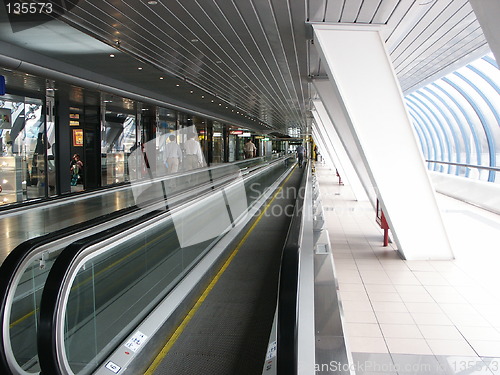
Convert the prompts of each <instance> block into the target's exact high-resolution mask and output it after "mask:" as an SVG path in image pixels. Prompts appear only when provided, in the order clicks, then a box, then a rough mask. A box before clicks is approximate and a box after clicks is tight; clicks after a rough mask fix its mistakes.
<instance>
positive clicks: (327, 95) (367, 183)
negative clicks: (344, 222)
mask: <svg viewBox="0 0 500 375" xmlns="http://www.w3.org/2000/svg"><path fill="white" fill-rule="evenodd" d="M313 84H314V88H315V89H316V92H317V93H318V95H319V97H320V99H321V101H320V103H322V104H319V103H318V102H315V108H316V110H318V109H319V112H320V115H321V118H322V119H323V120H325V119H326V118H330V121H327V122H324V123H323V125H325V129H324V130H325V133H326V134H333V133H335V134H337V135H338V136H339V139H340V141H341V143H342V146H343V147H342V149H343V150H345V152H346V153H347V155H348V157H349V160H350V161H351V163H350V165H351V166H352V167H353V168H354V170H355V172H356V173H355V174H356V175H357V178H358V180H359V181H360V183H361V185H362V186H363V189H364V191H365V194H364V195H365V196H366V197H368V200H369V201H370V203H371V204H372V206H373V208H375V207H376V199H377V197H376V194H375V189H374V188H373V184H372V181H371V178H370V176H369V173H368V170H367V168H366V164H365V163H364V162H363V160H364V158H363V156H362V155H361V149H360V147H359V146H358V144H357V141H356V138H355V136H354V135H353V133H352V132H351V127H350V126H349V121H348V119H347V117H346V116H345V114H344V112H343V111H342V104H341V102H340V100H339V97H338V95H336V94H335V92H334V89H333V86H332V84H331V83H330V81H328V80H324V79H322V80H313ZM325 104H326V105H325ZM323 110H324V111H325V112H326V113H323V112H322V111H323ZM325 121H326V120H325ZM360 196H362V195H360Z"/></svg>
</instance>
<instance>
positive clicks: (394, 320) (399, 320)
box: [375, 311, 415, 324]
mask: <svg viewBox="0 0 500 375" xmlns="http://www.w3.org/2000/svg"><path fill="white" fill-rule="evenodd" d="M375 315H376V316H377V320H378V322H379V323H380V324H382V323H387V324H415V321H414V320H413V318H412V316H411V315H410V314H408V313H397V312H382V311H377V312H376V313H375Z"/></svg>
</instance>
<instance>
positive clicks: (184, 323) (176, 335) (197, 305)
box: [144, 165, 296, 375]
mask: <svg viewBox="0 0 500 375" xmlns="http://www.w3.org/2000/svg"><path fill="white" fill-rule="evenodd" d="M295 167H296V165H295V166H294V167H293V168H292V171H291V172H293V170H294V169H295ZM291 172H290V175H289V176H288V177H287V178H286V179H285V181H283V183H282V184H281V186H280V187H279V189H278V190H277V191H276V193H274V195H273V197H272V198H271V200H270V201H269V203H268V204H267V205H266V208H265V209H264V211H262V212H261V214H260V215H259V217H257V219H256V220H255V222H254V223H253V224H252V226H251V227H250V229H248V231H247V232H246V234H245V235H244V236H243V238H242V239H241V241H240V242H239V243H238V245H237V246H236V248H235V249H234V250H233V252H232V253H231V255H230V256H229V258H228V259H227V260H226V262H225V263H224V265H223V266H222V268H221V269H220V270H219V272H218V273H217V274H216V275H215V277H214V278H213V279H212V281H211V282H210V284H209V285H208V287H207V288H206V289H205V291H204V292H203V294H202V295H201V296H200V298H198V300H197V301H196V303H195V304H194V306H193V307H192V308H191V310H189V312H188V314H187V315H186V317H185V318H184V320H183V321H182V322H181V324H180V325H179V326H178V327H177V329H176V330H175V332H174V333H173V334H172V336H171V337H170V339H169V340H168V341H167V343H166V344H165V346H164V347H163V349H162V350H161V351H160V353H158V356H157V357H156V358H155V360H154V361H153V363H152V364H151V366H150V367H149V368H148V369H147V370H146V372H145V373H144V375H152V374H153V372H154V371H155V370H156V368H157V367H158V366H159V365H160V363H161V361H163V359H164V358H165V357H166V355H167V354H168V352H169V351H170V349H172V347H173V346H174V344H175V343H176V341H177V340H178V339H179V337H180V336H181V334H182V332H184V330H185V329H186V326H187V325H188V323H189V322H190V321H191V319H192V318H193V317H194V315H195V314H196V312H197V311H198V309H199V308H200V306H201V304H202V303H203V302H204V301H205V299H206V298H207V296H208V295H209V293H210V292H211V291H212V289H213V288H214V286H215V284H217V282H218V281H219V279H220V278H221V276H222V274H223V273H224V272H225V271H226V269H227V268H228V267H229V264H231V262H232V261H233V259H234V257H235V256H236V254H237V253H238V251H239V250H240V248H241V247H242V246H243V244H244V243H245V242H246V240H247V239H248V237H249V236H250V234H251V233H252V232H253V230H254V229H255V227H256V226H257V224H258V223H259V222H260V220H261V219H262V217H263V216H264V214H265V213H266V211H267V209H268V208H269V207H270V206H271V204H272V203H273V201H274V199H275V198H276V197H277V195H278V194H279V193H280V192H281V190H282V189H283V186H284V185H285V184H286V182H287V181H288V180H289V178H290V177H291V176H292V173H291Z"/></svg>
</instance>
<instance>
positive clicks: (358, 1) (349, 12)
mask: <svg viewBox="0 0 500 375" xmlns="http://www.w3.org/2000/svg"><path fill="white" fill-rule="evenodd" d="M330 1H331V0H330ZM362 4H363V0H349V1H346V2H345V3H344V8H343V9H342V15H341V16H340V22H345V23H350V22H356V19H357V18H358V14H359V11H360V9H361V5H362Z"/></svg>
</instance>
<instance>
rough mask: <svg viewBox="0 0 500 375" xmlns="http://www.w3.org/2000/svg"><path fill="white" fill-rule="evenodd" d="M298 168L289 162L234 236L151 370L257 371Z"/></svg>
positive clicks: (242, 374)
mask: <svg viewBox="0 0 500 375" xmlns="http://www.w3.org/2000/svg"><path fill="white" fill-rule="evenodd" d="M301 172H302V170H299V169H298V168H295V170H294V171H293V172H292V174H291V176H290V178H289V179H288V180H287V181H286V182H285V184H284V185H283V188H282V190H281V192H278V193H277V195H276V198H275V199H274V201H272V202H271V204H270V205H269V207H267V210H266V212H265V214H263V216H262V218H261V220H260V221H259V222H258V224H257V226H255V228H253V230H252V231H251V233H249V236H248V237H246V240H245V242H244V243H242V244H241V242H240V245H241V246H240V248H239V250H238V253H237V254H236V256H235V257H234V259H233V260H232V262H231V263H230V265H229V267H228V268H227V269H226V270H225V272H224V273H223V274H222V276H221V278H220V279H219V280H218V282H217V283H216V284H215V286H214V287H213V289H212V290H211V291H210V293H209V294H208V296H207V298H206V299H205V300H204V302H203V303H202V304H201V306H200V308H199V309H198V310H197V312H196V314H195V315H194V317H193V318H192V319H191V320H190V321H189V323H188V324H187V325H186V326H185V329H184V331H183V333H182V334H181V336H180V337H179V338H178V339H177V341H176V342H175V343H174V344H173V346H172V348H171V349H170V350H169V351H168V352H167V354H166V356H165V357H164V358H163V360H162V361H161V363H160V364H159V365H158V367H157V368H156V370H155V371H154V375H170V374H176V375H182V374H186V375H187V374H189V375H192V374H207V375H210V374H214V375H215V374H217V375H224V374H227V375H234V374H238V375H246V374H249V375H250V374H252V375H254V374H262V370H263V365H264V359H265V355H266V351H267V346H268V340H269V333H270V331H271V327H272V323H273V318H274V314H275V309H276V299H277V287H278V279H279V272H280V262H281V255H282V250H283V246H284V243H285V241H286V237H287V233H288V228H289V225H290V221H291V216H292V212H293V206H294V205H295V198H296V196H295V195H296V193H297V192H298V188H299V186H300V181H301V177H302V173H301ZM292 192H293V193H292ZM262 210H264V209H262ZM262 210H261V211H262Z"/></svg>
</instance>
